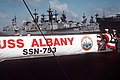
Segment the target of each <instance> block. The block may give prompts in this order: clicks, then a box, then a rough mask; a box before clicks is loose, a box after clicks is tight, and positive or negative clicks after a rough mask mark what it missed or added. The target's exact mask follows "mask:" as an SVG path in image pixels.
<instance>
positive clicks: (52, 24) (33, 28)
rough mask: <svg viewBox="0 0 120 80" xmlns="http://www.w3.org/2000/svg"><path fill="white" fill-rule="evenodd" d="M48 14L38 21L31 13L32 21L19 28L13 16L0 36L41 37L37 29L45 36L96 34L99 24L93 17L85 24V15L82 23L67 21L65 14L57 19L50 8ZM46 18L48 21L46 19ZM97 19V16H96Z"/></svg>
mask: <svg viewBox="0 0 120 80" xmlns="http://www.w3.org/2000/svg"><path fill="white" fill-rule="evenodd" d="M47 12H48V14H47V15H45V14H42V15H41V19H39V16H38V13H37V12H36V9H35V12H34V13H33V15H34V20H31V21H25V22H24V23H23V24H22V26H21V27H18V26H17V20H16V19H17V18H16V16H14V18H13V19H12V26H6V27H3V29H2V30H1V31H0V36H27V35H32V36H36V35H41V32H40V31H39V29H38V27H37V25H36V24H35V23H37V24H38V25H39V28H40V29H41V31H42V32H43V34H45V35H55V34H61V35H62V34H63V35H64V34H81V33H98V32H100V30H99V24H98V23H97V22H96V21H95V19H94V17H93V16H91V18H90V20H89V23H87V18H86V16H85V14H83V16H82V18H83V19H82V21H81V22H80V21H68V20H67V17H66V14H65V12H64V11H63V13H62V14H61V16H60V19H58V14H57V11H56V10H55V11H53V10H52V9H51V8H50V7H49V9H48V10H47ZM46 16H48V19H46ZM96 17H97V16H96Z"/></svg>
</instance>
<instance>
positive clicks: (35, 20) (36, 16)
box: [33, 9, 39, 23]
mask: <svg viewBox="0 0 120 80" xmlns="http://www.w3.org/2000/svg"><path fill="white" fill-rule="evenodd" d="M33 15H34V20H33V22H36V23H38V18H39V16H38V13H37V12H36V9H35V13H33Z"/></svg>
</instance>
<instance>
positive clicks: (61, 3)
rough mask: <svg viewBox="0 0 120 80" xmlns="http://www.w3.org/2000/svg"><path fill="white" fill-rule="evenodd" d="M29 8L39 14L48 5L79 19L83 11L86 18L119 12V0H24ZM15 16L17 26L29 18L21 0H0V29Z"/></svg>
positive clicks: (60, 12)
mask: <svg viewBox="0 0 120 80" xmlns="http://www.w3.org/2000/svg"><path fill="white" fill-rule="evenodd" d="M25 1H26V3H27V4H28V6H29V8H30V10H31V11H32V12H34V9H37V12H38V13H39V16H40V15H41V14H43V13H45V14H47V13H46V11H47V9H48V7H49V5H50V7H51V8H52V10H53V11H54V10H57V12H58V14H59V16H60V15H61V14H62V12H63V11H65V13H66V16H67V18H68V19H69V20H77V21H80V20H81V18H82V16H83V14H84V13H85V15H86V17H87V18H90V16H94V15H95V14H96V13H98V14H99V15H100V16H103V14H104V15H105V16H109V15H113V14H116V13H118V12H120V0H25ZM15 15H16V16H17V24H18V26H22V23H23V21H25V20H31V19H32V18H31V16H30V14H29V13H28V11H27V9H26V7H25V5H24V3H23V1H22V0H0V29H1V28H2V27H3V26H7V25H11V19H12V18H13V17H14V16H15Z"/></svg>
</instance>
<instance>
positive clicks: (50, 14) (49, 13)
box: [47, 5, 53, 22]
mask: <svg viewBox="0 0 120 80" xmlns="http://www.w3.org/2000/svg"><path fill="white" fill-rule="evenodd" d="M47 12H48V16H49V21H50V22H52V20H53V14H52V12H53V11H52V10H51V8H50V5H49V9H48V10H47Z"/></svg>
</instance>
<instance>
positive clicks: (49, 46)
mask: <svg viewBox="0 0 120 80" xmlns="http://www.w3.org/2000/svg"><path fill="white" fill-rule="evenodd" d="M23 2H24V4H25V6H26V8H27V10H28V12H29V13H30V15H31V17H32V18H33V20H35V18H34V16H33V14H32V12H31V10H30V9H29V7H28V5H27V3H26V2H25V0H23ZM34 22H35V24H36V25H37V27H38V29H39V31H40V33H41V35H42V36H43V38H44V39H45V41H46V43H47V45H48V47H49V48H50V50H51V52H52V54H53V56H54V58H55V59H56V61H57V63H58V65H59V66H60V68H61V70H62V72H63V73H64V75H65V77H66V79H67V80H69V78H68V76H67V74H66V72H65V71H64V69H63V67H62V65H61V63H60V61H59V60H58V59H57V56H56V55H55V52H54V51H52V48H51V47H50V45H49V44H48V41H47V39H46V37H45V35H44V34H43V32H42V30H41V29H40V27H39V25H38V24H37V22H36V21H34ZM51 25H52V22H51Z"/></svg>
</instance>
